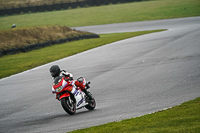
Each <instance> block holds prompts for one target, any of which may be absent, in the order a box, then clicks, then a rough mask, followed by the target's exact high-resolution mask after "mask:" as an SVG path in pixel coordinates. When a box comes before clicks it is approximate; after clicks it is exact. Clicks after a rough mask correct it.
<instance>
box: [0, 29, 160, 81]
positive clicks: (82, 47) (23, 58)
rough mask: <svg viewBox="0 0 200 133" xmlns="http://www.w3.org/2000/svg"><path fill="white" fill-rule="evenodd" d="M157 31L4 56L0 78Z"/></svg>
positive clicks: (105, 37) (102, 36) (0, 68)
mask: <svg viewBox="0 0 200 133" xmlns="http://www.w3.org/2000/svg"><path fill="white" fill-rule="evenodd" d="M159 31H163V30H155V31H140V32H127V33H114V34H102V35H100V38H97V39H86V40H80V41H75V42H69V43H64V44H58V45H53V46H50V47H46V48H42V49H38V50H33V51H30V52H27V53H20V54H15V55H6V56H3V57H1V58H0V78H4V77H7V76H10V75H13V74H16V73H19V72H22V71H25V70H28V69H31V68H34V67H37V66H40V65H43V64H46V63H49V62H52V61H55V60H58V59H61V58H65V57H67V56H71V55H74V54H77V53H80V52H83V51H86V50H89V49H92V48H95V47H99V46H102V45H105V44H109V43H112V42H115V41H119V40H123V39H126V38H130V37H134V36H138V35H143V34H148V33H152V32H159ZM54 53H59V54H54Z"/></svg>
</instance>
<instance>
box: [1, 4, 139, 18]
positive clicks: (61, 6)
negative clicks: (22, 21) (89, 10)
mask: <svg viewBox="0 0 200 133" xmlns="http://www.w3.org/2000/svg"><path fill="white" fill-rule="evenodd" d="M134 1H142V0H85V1H83V0H82V1H79V0H76V2H67V3H56V4H53V5H40V6H26V7H20V5H19V7H18V8H10V9H0V16H4V15H13V14H20V13H28V12H34V13H35V12H45V11H53V10H62V9H63V10H67V9H70V8H77V7H91V6H101V5H108V4H117V3H126V2H134Z"/></svg>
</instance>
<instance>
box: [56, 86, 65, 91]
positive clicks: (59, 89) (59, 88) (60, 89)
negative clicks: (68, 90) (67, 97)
mask: <svg viewBox="0 0 200 133" xmlns="http://www.w3.org/2000/svg"><path fill="white" fill-rule="evenodd" d="M62 89H63V87H62V86H60V87H58V88H56V89H55V90H56V92H60V91H62Z"/></svg>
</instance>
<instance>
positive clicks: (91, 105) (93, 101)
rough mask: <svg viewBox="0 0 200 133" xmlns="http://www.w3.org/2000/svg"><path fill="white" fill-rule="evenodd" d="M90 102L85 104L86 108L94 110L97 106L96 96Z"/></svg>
mask: <svg viewBox="0 0 200 133" xmlns="http://www.w3.org/2000/svg"><path fill="white" fill-rule="evenodd" d="M88 93H89V94H90V95H92V94H91V93H90V92H89V91H88ZM88 103H89V104H88V105H86V106H85V108H86V109H88V110H93V109H94V108H95V107H96V101H95V99H94V98H92V100H91V101H89V102H88Z"/></svg>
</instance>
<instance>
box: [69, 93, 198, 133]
mask: <svg viewBox="0 0 200 133" xmlns="http://www.w3.org/2000/svg"><path fill="white" fill-rule="evenodd" d="M199 110H200V97H199V98H197V99H195V100H192V101H189V102H185V103H183V104H181V105H179V106H175V107H173V108H170V109H167V110H164V111H159V112H156V113H153V114H148V115H144V116H141V117H137V118H132V119H126V120H123V121H120V122H111V123H108V124H104V125H100V126H95V127H91V128H86V129H81V130H76V131H72V132H70V133H199V131H200V113H199Z"/></svg>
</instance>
